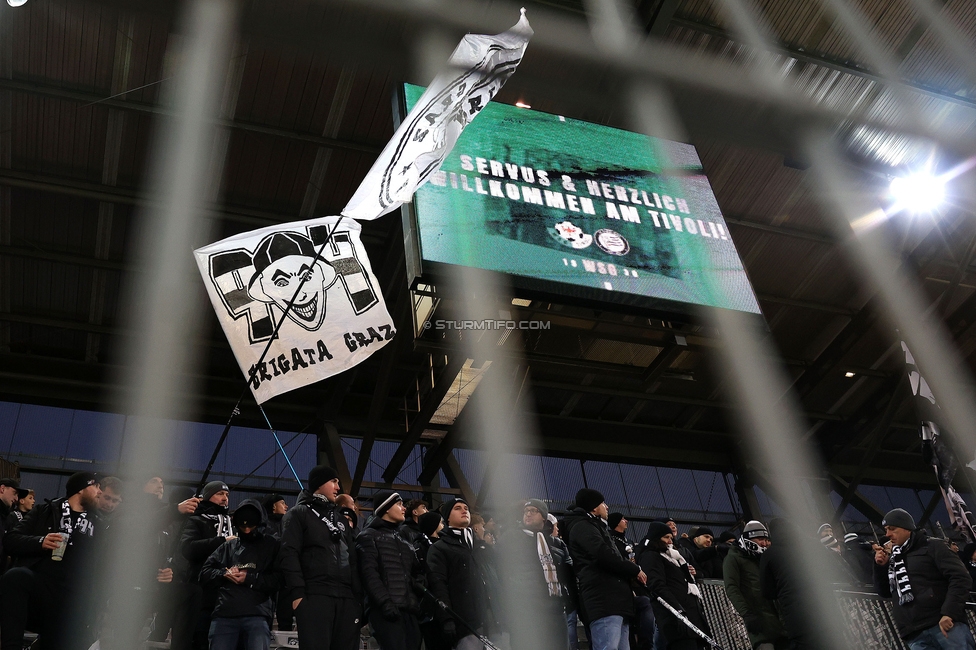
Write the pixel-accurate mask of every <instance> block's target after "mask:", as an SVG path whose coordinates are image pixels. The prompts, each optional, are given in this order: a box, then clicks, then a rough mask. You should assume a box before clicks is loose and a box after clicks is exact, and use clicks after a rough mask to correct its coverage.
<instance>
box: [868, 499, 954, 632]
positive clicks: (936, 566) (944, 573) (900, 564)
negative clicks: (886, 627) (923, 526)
mask: <svg viewBox="0 0 976 650" xmlns="http://www.w3.org/2000/svg"><path fill="white" fill-rule="evenodd" d="M881 525H882V526H884V530H885V536H886V537H887V538H888V539H889V540H890V541H891V549H890V552H889V551H887V550H886V549H884V548H881V547H878V548H877V549H876V552H875V558H874V561H875V567H874V586H875V588H876V589H877V590H878V595H879V596H881V597H883V598H890V599H891V609H892V618H894V621H895V627H896V628H898V635H899V636H901V638H902V639H903V640H904V641H905V643H906V644H907V645H908V647H909V648H911V649H912V650H921V649H922V648H945V649H948V650H957V649H958V650H971V648H972V647H973V638H972V633H971V632H970V630H969V627H968V625H967V623H966V620H967V619H966V600H967V598H968V597H969V590H970V589H971V588H972V584H973V581H972V578H971V577H970V575H969V571H967V570H966V567H965V565H964V564H963V563H962V560H960V559H959V556H958V555H956V554H955V553H953V552H952V551H951V550H949V547H947V546H946V545H945V543H944V542H943V541H942V540H939V539H929V538H928V537H927V536H926V535H925V534H924V533H923V532H921V531H917V530H916V526H915V519H914V518H913V517H912V516H911V514H909V513H908V512H906V511H905V510H902V509H901V508H895V509H894V510H890V511H889V512H888V513H887V514H885V516H884V519H882V520H881Z"/></svg>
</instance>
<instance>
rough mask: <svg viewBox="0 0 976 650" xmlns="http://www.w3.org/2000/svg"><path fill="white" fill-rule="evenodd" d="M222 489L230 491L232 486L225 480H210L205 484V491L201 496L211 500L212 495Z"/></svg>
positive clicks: (205, 499)
mask: <svg viewBox="0 0 976 650" xmlns="http://www.w3.org/2000/svg"><path fill="white" fill-rule="evenodd" d="M221 491H226V492H230V488H229V487H227V484H226V483H224V482H223V481H210V482H209V483H207V484H206V485H204V486H203V493H202V494H201V495H200V496H201V497H203V500H204V501H209V500H210V497H212V496H213V495H215V494H217V493H218V492H221Z"/></svg>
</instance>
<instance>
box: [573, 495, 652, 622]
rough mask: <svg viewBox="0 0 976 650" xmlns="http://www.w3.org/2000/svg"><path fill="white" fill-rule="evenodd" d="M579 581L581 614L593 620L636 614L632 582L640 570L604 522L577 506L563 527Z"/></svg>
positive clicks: (585, 618)
mask: <svg viewBox="0 0 976 650" xmlns="http://www.w3.org/2000/svg"><path fill="white" fill-rule="evenodd" d="M560 530H561V531H562V534H563V537H564V538H565V539H566V540H567V545H568V546H569V554H570V555H571V556H572V558H573V567H575V569H576V576H577V578H578V582H579V600H580V603H579V604H580V615H581V616H582V618H583V620H585V621H587V622H592V621H595V620H597V619H601V618H604V617H606V616H633V615H634V592H633V590H632V589H631V586H630V581H631V579H633V578H636V577H637V575H638V574H639V573H640V571H641V569H640V567H638V566H637V565H636V564H634V563H633V562H629V561H627V560H625V559H623V558H622V557H620V552H619V551H618V550H617V546H616V544H614V542H613V540H612V539H611V538H610V529H609V528H607V524H606V522H605V521H603V520H602V519H600V518H599V517H595V516H593V515H590V514H589V513H587V512H585V511H584V510H583V509H582V508H579V507H574V508H572V509H571V510H570V511H569V513H567V515H566V518H565V519H564V520H563V525H562V527H561V528H560Z"/></svg>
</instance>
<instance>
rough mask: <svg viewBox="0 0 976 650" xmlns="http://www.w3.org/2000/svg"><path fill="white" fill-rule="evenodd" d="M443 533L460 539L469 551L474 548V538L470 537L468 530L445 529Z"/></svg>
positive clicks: (469, 530)
mask: <svg viewBox="0 0 976 650" xmlns="http://www.w3.org/2000/svg"><path fill="white" fill-rule="evenodd" d="M444 532H447V533H451V534H452V535H456V536H457V537H460V538H461V539H462V540H463V541H464V544H465V546H467V547H468V548H470V549H473V548H474V537H473V536H472V535H471V529H470V528H445V529H444Z"/></svg>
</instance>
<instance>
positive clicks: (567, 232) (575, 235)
mask: <svg viewBox="0 0 976 650" xmlns="http://www.w3.org/2000/svg"><path fill="white" fill-rule="evenodd" d="M547 230H548V231H549V236H550V237H552V238H553V239H554V240H556V241H557V242H558V243H560V244H562V245H563V246H568V247H570V248H575V249H576V250H582V249H584V248H586V247H588V246H589V245H590V244H592V243H593V235H587V234H586V233H585V232H583V229H582V228H580V227H579V226H576V225H574V224H573V223H572V222H570V221H563V222H562V223H557V224H556V225H555V226H553V227H551V228H548V229H547Z"/></svg>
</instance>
